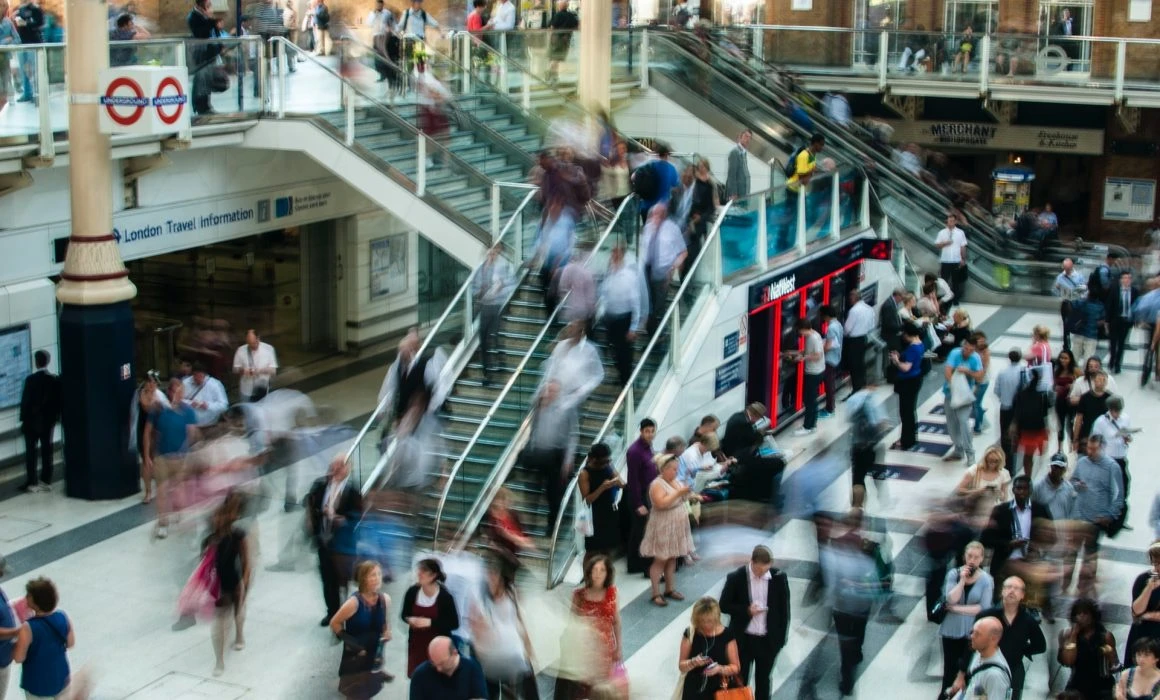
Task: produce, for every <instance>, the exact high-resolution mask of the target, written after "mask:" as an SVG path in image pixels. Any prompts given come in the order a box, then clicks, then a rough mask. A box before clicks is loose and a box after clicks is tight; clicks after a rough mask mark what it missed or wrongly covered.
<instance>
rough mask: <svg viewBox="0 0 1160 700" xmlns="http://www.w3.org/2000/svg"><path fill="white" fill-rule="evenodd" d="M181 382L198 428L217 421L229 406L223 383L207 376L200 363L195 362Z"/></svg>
mask: <svg viewBox="0 0 1160 700" xmlns="http://www.w3.org/2000/svg"><path fill="white" fill-rule="evenodd" d="M181 383H182V384H184V385H185V402H186V403H187V404H189V405H190V406H191V407H192V408H193V412H194V415H196V416H197V425H198V427H199V428H201V427H205V426H207V425H213V424H215V423H217V422H218V419H220V418H221V416H222V414H223V413H225V412H226V409H227V408H229V407H230V401H229V399H228V398H227V397H226V387H225V385H224V384H222V383H221V382H220V381H218V380H217V379H216V378H214V377H211V376H209V374H207V373H206V371H205V367H203V366H202V365H201V363H197V362H195V363H194V365H193V373H192V374H191V375H189V376H188V377H186V378H185V379H183V380H181Z"/></svg>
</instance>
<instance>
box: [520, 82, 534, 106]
mask: <svg viewBox="0 0 1160 700" xmlns="http://www.w3.org/2000/svg"><path fill="white" fill-rule="evenodd" d="M520 103H521V104H522V105H523V107H524V109H526V110H529V111H530V110H531V109H532V79H531V77H530V76H529V75H528V74H527V72H521V73H520Z"/></svg>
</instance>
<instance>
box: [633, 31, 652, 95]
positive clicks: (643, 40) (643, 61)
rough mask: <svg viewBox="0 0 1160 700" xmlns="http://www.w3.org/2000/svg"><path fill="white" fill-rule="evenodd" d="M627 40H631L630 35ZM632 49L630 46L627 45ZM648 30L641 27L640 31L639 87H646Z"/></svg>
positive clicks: (645, 88) (643, 88)
mask: <svg viewBox="0 0 1160 700" xmlns="http://www.w3.org/2000/svg"><path fill="white" fill-rule="evenodd" d="M629 41H632V39H631V37H630V38H629ZM628 50H629V51H632V47H631V46H629V47H628ZM648 54H649V51H648V30H647V29H642V30H641V31H640V89H641V90H647V89H648Z"/></svg>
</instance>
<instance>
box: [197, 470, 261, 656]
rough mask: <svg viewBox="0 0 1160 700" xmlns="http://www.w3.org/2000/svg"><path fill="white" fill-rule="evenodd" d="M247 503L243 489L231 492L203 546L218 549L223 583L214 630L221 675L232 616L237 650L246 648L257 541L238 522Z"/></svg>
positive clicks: (217, 567) (212, 521)
mask: <svg viewBox="0 0 1160 700" xmlns="http://www.w3.org/2000/svg"><path fill="white" fill-rule="evenodd" d="M244 503H245V497H244V496H243V495H242V494H241V493H240V492H238V491H232V492H230V494H229V495H227V496H226V499H225V501H223V502H222V504H221V505H220V506H218V507H217V509H216V510H215V511H214V513H213V515H212V516H211V517H210V528H211V529H210V533H209V535H208V536H207V537H206V538H205V542H204V543H203V545H202V549H203V550H209V549H213V550H214V568H215V570H216V571H217V579H218V585H219V586H220V587H221V593H220V595H219V596H218V599H217V602H216V603H215V609H214V618H213V627H212V630H211V632H210V639H211V641H212V642H213V653H214V660H215V662H216V663H215V664H214V668H213V675H214V676H220V675H222V673H224V672H225V670H226V666H225V650H226V631H227V628H228V626H229V621H230V619H231V618H232V619H233V623H234V644H233V647H234V651H241V650H243V649H245V648H246V635H245V632H244V630H243V627H244V625H245V622H246V596H247V595H248V594H249V591H250V579H251V577H252V575H253V552H252V550H251V548H252V546H253V545H252V544H251V542H250V539H249V537H247V536H246V531H245V530H243V529H242V528H240V527H238V524H237V523H238V520H239V519H240V518H241V517H242V510H243V507H244Z"/></svg>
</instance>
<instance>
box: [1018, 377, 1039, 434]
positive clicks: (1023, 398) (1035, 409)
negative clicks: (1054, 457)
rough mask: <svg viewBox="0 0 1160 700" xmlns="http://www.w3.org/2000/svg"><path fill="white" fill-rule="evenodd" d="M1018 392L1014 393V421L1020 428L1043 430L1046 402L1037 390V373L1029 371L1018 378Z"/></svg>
mask: <svg viewBox="0 0 1160 700" xmlns="http://www.w3.org/2000/svg"><path fill="white" fill-rule="evenodd" d="M1019 381H1020V387H1019V393H1018V394H1016V395H1015V406H1014V408H1015V422H1016V423H1018V424H1019V429H1020V430H1043V429H1044V428H1046V427H1047V404H1046V402H1045V401H1044V394H1043V392H1041V391H1039V373H1038V372H1031V373H1030V375H1029V376H1028V375H1024V376H1023V377H1021V378H1020V380H1019Z"/></svg>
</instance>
